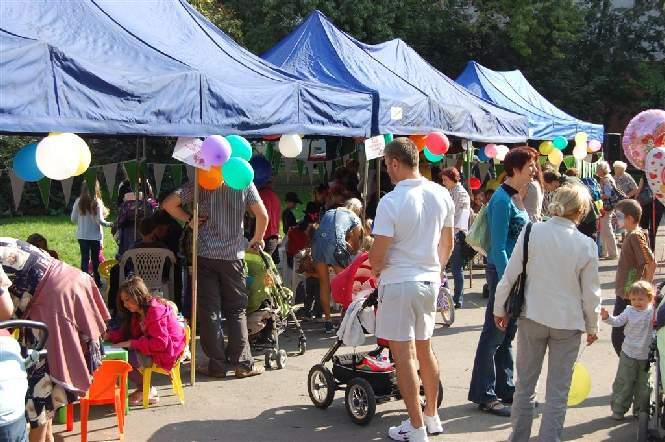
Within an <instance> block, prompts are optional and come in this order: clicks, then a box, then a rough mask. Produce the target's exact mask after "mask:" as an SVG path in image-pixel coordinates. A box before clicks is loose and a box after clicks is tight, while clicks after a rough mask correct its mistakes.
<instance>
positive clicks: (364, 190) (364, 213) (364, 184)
mask: <svg viewBox="0 0 665 442" xmlns="http://www.w3.org/2000/svg"><path fill="white" fill-rule="evenodd" d="M368 176H369V160H368V159H367V155H365V164H364V167H363V227H364V226H365V222H366V221H367V178H368Z"/></svg>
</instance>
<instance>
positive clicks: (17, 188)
mask: <svg viewBox="0 0 665 442" xmlns="http://www.w3.org/2000/svg"><path fill="white" fill-rule="evenodd" d="M9 181H11V184H12V197H13V199H14V209H15V210H18V206H19V205H21V196H22V195H23V186H24V185H25V181H23V180H22V179H21V178H20V177H19V176H18V175H16V173H15V172H14V170H13V169H9Z"/></svg>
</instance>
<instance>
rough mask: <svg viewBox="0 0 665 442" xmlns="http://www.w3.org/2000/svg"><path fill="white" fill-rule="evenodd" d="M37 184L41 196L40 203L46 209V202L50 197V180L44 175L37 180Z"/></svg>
mask: <svg viewBox="0 0 665 442" xmlns="http://www.w3.org/2000/svg"><path fill="white" fill-rule="evenodd" d="M37 186H39V196H41V197H42V203H44V207H45V208H46V209H48V203H49V200H50V198H51V180H50V179H48V178H46V177H44V178H42V179H41V180H39V181H37Z"/></svg>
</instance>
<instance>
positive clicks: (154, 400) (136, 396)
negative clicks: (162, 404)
mask: <svg viewBox="0 0 665 442" xmlns="http://www.w3.org/2000/svg"><path fill="white" fill-rule="evenodd" d="M128 400H129V405H131V406H132V407H139V406H142V405H143V392H142V391H140V390H136V391H135V392H134V393H132V394H130V395H129V398H128ZM148 404H150V405H157V404H159V395H157V393H154V394H153V393H152V392H151V394H150V398H149V399H148Z"/></svg>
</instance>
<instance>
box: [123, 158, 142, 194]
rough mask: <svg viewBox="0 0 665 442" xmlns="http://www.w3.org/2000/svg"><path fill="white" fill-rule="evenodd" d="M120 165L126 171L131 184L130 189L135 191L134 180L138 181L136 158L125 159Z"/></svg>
mask: <svg viewBox="0 0 665 442" xmlns="http://www.w3.org/2000/svg"><path fill="white" fill-rule="evenodd" d="M122 167H124V168H125V172H126V173H127V178H129V183H130V185H131V186H132V190H133V191H134V192H136V182H137V181H138V173H139V165H138V163H137V162H136V160H132V161H127V162H125V163H122Z"/></svg>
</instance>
